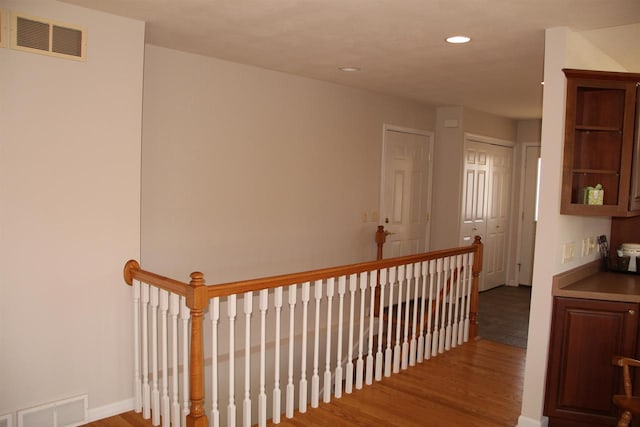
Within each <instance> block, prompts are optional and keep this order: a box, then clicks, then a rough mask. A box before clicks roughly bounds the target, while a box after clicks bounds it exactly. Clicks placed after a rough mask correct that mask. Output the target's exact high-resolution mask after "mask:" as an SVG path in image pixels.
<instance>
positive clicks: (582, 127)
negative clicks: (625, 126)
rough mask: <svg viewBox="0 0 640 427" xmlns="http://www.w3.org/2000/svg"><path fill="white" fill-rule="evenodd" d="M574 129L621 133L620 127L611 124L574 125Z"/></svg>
mask: <svg viewBox="0 0 640 427" xmlns="http://www.w3.org/2000/svg"><path fill="white" fill-rule="evenodd" d="M575 129H576V131H582V132H617V133H622V129H620V128H619V127H617V126H616V127H612V126H587V125H576V127H575Z"/></svg>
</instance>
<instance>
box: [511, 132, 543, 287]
mask: <svg viewBox="0 0 640 427" xmlns="http://www.w3.org/2000/svg"><path fill="white" fill-rule="evenodd" d="M539 161H540V144H528V143H527V144H523V149H522V166H523V170H522V179H521V182H522V184H521V187H520V194H521V195H522V196H521V198H520V221H521V222H520V232H519V236H520V238H519V239H518V262H517V264H516V284H519V285H527V286H531V285H532V284H533V280H532V279H533V254H534V247H535V236H536V225H537V217H536V211H537V207H538V196H539V194H538V175H539V169H540V166H539Z"/></svg>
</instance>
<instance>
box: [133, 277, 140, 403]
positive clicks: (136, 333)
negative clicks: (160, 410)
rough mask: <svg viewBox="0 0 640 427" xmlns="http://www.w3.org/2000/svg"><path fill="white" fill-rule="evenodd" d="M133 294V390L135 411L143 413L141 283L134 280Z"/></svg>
mask: <svg viewBox="0 0 640 427" xmlns="http://www.w3.org/2000/svg"><path fill="white" fill-rule="evenodd" d="M132 288H133V289H132V294H133V390H134V393H135V401H134V408H133V409H134V410H135V411H136V412H141V411H142V377H141V373H140V357H141V355H140V347H141V344H140V330H141V328H142V326H141V325H140V281H139V280H136V279H134V280H133V284H132Z"/></svg>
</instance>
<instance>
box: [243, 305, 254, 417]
mask: <svg viewBox="0 0 640 427" xmlns="http://www.w3.org/2000/svg"><path fill="white" fill-rule="evenodd" d="M252 313H253V292H245V294H244V318H245V322H244V326H245V328H244V400H243V401H242V409H243V411H242V425H243V426H244V427H251V314H252Z"/></svg>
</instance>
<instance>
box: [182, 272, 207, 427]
mask: <svg viewBox="0 0 640 427" xmlns="http://www.w3.org/2000/svg"><path fill="white" fill-rule="evenodd" d="M208 303H209V298H208V297H207V288H206V287H205V286H204V275H203V274H202V273H200V272H194V273H191V282H190V283H189V292H188V294H187V307H189V309H190V310H191V349H190V357H189V373H190V375H189V397H190V399H191V406H190V408H189V415H188V416H187V426H188V427H207V426H208V425H209V421H208V420H207V416H206V415H205V412H204V349H203V344H202V340H203V337H202V313H203V311H204V309H205V307H206V306H207V304H208Z"/></svg>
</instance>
